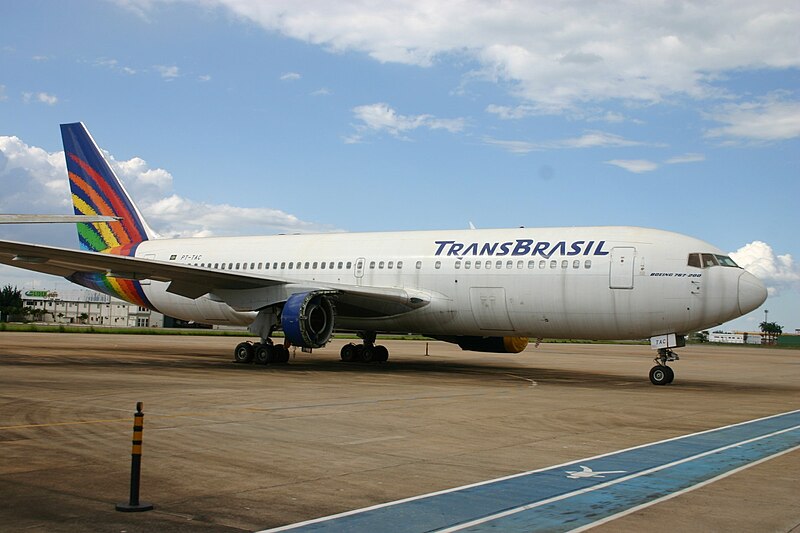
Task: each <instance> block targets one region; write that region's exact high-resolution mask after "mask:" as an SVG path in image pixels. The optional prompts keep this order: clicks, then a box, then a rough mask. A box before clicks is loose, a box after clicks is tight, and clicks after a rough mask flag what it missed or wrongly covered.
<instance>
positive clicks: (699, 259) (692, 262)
mask: <svg viewBox="0 0 800 533" xmlns="http://www.w3.org/2000/svg"><path fill="white" fill-rule="evenodd" d="M686 264H688V265H689V266H690V267H695V268H709V267H715V266H724V267H733V268H740V267H739V265H737V264H736V262H735V261H734V260H733V259H731V258H730V257H728V256H727V255H717V254H699V253H697V254H689V259H688V261H687V263H686Z"/></svg>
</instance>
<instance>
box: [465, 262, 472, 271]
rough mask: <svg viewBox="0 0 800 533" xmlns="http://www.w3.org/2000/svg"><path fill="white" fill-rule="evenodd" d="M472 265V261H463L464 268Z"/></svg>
mask: <svg viewBox="0 0 800 533" xmlns="http://www.w3.org/2000/svg"><path fill="white" fill-rule="evenodd" d="M471 266H472V261H464V268H466V269H469V268H470V267H471Z"/></svg>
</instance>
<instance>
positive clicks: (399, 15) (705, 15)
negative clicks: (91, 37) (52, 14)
mask: <svg viewBox="0 0 800 533" xmlns="http://www.w3.org/2000/svg"><path fill="white" fill-rule="evenodd" d="M164 1H166V0H164ZM126 3H127V4H132V6H131V8H132V9H140V10H147V9H149V8H150V6H151V5H152V4H154V3H155V1H154V0H139V1H138V2H137V1H136V0H127V2H126ZM208 3H216V4H218V5H221V6H224V7H226V8H227V9H229V10H230V11H231V12H233V13H235V14H236V15H238V16H240V17H243V18H246V19H249V20H251V21H254V22H255V23H257V24H259V25H261V26H262V27H263V28H264V29H266V30H268V31H273V32H278V33H280V34H282V35H286V36H289V37H292V38H294V39H298V40H301V41H304V42H308V43H312V44H316V45H320V46H324V47H326V48H327V49H329V50H331V51H333V52H344V51H357V52H362V53H365V54H368V55H369V56H370V57H372V58H374V59H376V60H378V61H382V62H393V63H404V64H411V65H419V66H429V65H432V64H434V63H436V62H437V61H439V60H441V59H442V58H445V57H449V56H454V55H455V56H460V57H463V58H465V59H466V61H465V64H475V65H476V69H475V72H473V73H471V74H470V75H469V77H470V78H471V79H476V78H482V79H486V80H490V81H493V82H499V83H503V84H507V86H508V87H509V88H510V90H511V91H512V93H513V94H514V95H515V96H518V97H519V98H522V99H523V100H525V101H527V102H529V103H530V104H531V105H532V106H534V107H535V108H536V109H538V110H544V109H550V110H551V111H552V110H565V109H570V108H571V107H575V106H578V105H581V104H583V103H586V102H592V101H594V102H601V101H608V100H617V99H623V100H632V101H640V102H659V101H662V100H664V99H665V98H669V97H671V96H673V95H680V96H683V95H686V96H689V97H692V98H704V97H708V96H711V95H718V94H720V92H721V91H720V90H719V89H717V88H716V87H715V86H714V82H715V81H716V80H717V79H718V78H719V76H720V74H722V73H726V72H732V71H741V70H747V69H749V70H753V69H763V68H772V69H786V68H797V67H800V40H798V39H797V28H798V27H800V4H798V3H797V2H796V1H793V0H783V1H781V0H772V1H765V2H695V3H678V2H643V3H636V2H633V3H631V2H623V1H609V2H589V3H586V2H555V3H554V2H550V3H540V2H526V1H508V2H502V3H496V2H486V1H482V0H464V1H460V2H430V1H428V0H409V1H407V2H400V3H392V2H383V3H380V2H370V3H366V2H363V1H350V2H323V1H321V0H306V1H298V0H274V1H270V2H263V1H261V0H208Z"/></svg>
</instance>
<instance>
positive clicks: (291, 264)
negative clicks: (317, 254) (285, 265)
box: [289, 261, 294, 270]
mask: <svg viewBox="0 0 800 533" xmlns="http://www.w3.org/2000/svg"><path fill="white" fill-rule="evenodd" d="M293 265H294V263H292V262H291V261H289V270H292V266H293Z"/></svg>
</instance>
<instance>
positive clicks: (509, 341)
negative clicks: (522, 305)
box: [441, 336, 528, 353]
mask: <svg viewBox="0 0 800 533" xmlns="http://www.w3.org/2000/svg"><path fill="white" fill-rule="evenodd" d="M441 340H444V341H447V342H453V343H455V344H458V345H459V346H460V347H461V349H462V350H469V351H472V352H492V353H519V352H521V351H522V350H524V349H525V347H526V346H528V337H468V336H464V337H448V338H443V339H441Z"/></svg>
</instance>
